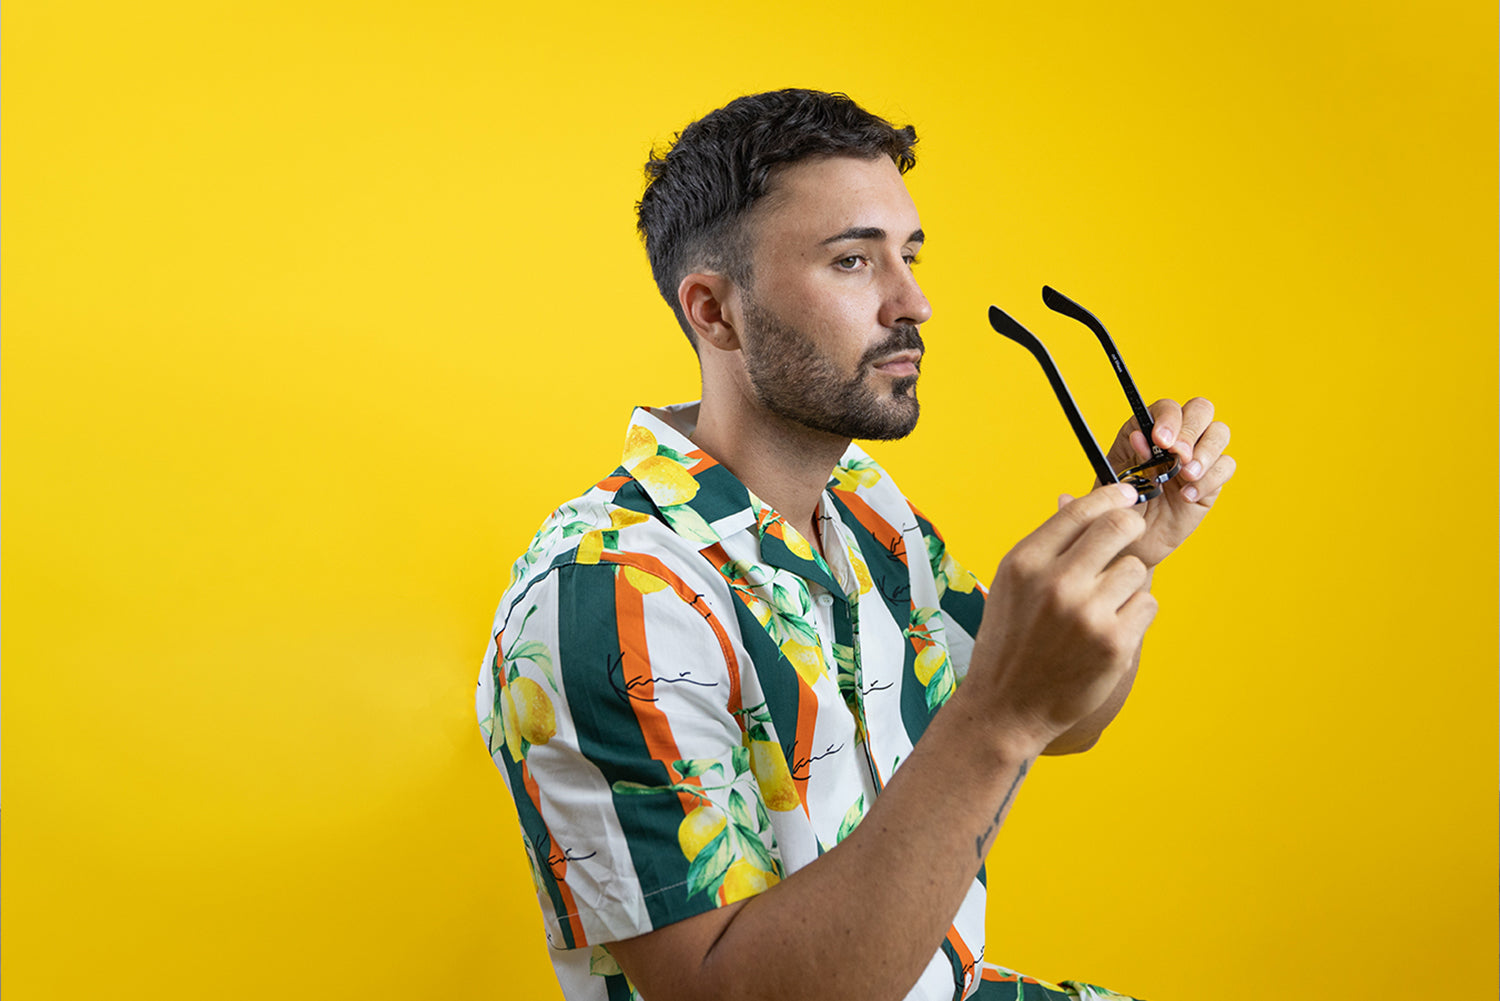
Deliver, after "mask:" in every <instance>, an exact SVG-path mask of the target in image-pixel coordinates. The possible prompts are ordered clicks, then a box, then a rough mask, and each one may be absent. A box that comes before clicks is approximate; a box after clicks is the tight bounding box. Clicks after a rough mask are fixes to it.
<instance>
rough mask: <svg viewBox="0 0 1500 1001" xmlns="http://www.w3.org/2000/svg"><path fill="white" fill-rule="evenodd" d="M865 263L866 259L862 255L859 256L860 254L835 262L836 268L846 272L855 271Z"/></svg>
mask: <svg viewBox="0 0 1500 1001" xmlns="http://www.w3.org/2000/svg"><path fill="white" fill-rule="evenodd" d="M864 262H865V259H864V258H863V257H861V256H860V255H858V254H850V255H849V256H848V257H841V258H839V259H838V260H837V261H835V262H834V266H835V267H838V268H842V269H843V270H845V271H853V270H855V269H856V268H858V267H859V266H860V265H861V264H863V263H864Z"/></svg>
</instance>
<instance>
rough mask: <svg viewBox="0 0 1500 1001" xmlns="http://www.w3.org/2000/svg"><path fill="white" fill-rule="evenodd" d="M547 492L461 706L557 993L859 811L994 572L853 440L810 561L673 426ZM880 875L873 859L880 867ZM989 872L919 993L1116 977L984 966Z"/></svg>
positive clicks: (915, 993)
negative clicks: (560, 499) (618, 945)
mask: <svg viewBox="0 0 1500 1001" xmlns="http://www.w3.org/2000/svg"><path fill="white" fill-rule="evenodd" d="M695 409H696V406H695V405H684V406H682V407H676V408H668V410H669V411H676V413H675V414H670V413H669V414H667V415H660V412H659V411H658V412H653V411H651V410H648V409H638V410H637V411H636V412H635V414H634V416H633V418H632V421H631V424H630V428H629V431H628V433H627V435H626V442H625V450H624V454H623V457H622V460H621V464H620V466H619V468H617V469H616V470H615V471H614V473H613V474H612V475H610V476H609V477H608V478H606V479H604V480H603V481H601V482H599V483H597V484H595V485H594V486H593V487H592V488H590V489H589V490H588V491H586V492H585V493H584V494H583V495H582V496H581V497H579V498H577V499H575V500H572V501H569V502H568V503H566V504H563V505H562V506H561V507H559V508H558V509H557V510H556V511H555V512H553V514H552V515H551V516H550V517H549V518H548V519H547V521H546V522H545V523H544V524H543V525H542V527H541V529H540V531H538V532H537V535H536V537H535V539H533V540H532V543H531V546H530V547H529V548H528V549H527V551H526V553H525V554H524V555H523V556H522V557H521V559H520V560H518V561H517V562H516V564H515V567H514V569H513V571H512V575H511V583H510V586H509V588H508V589H507V590H506V592H505V595H504V597H503V598H502V600H501V602H500V607H499V610H498V611H497V612H496V615H495V623H494V628H493V631H492V635H491V641H490V644H489V648H488V650H487V651H486V653H485V663H484V668H483V670H482V671H481V674H480V681H479V689H478V694H477V699H476V703H477V705H476V708H477V711H478V714H479V721H480V729H481V731H482V732H483V734H484V738H485V741H486V742H487V745H488V749H489V753H490V755H491V757H492V758H493V759H494V762H495V764H496V765H497V766H499V768H500V771H501V773H502V774H503V775H504V776H505V781H506V783H507V784H508V785H509V787H510V791H511V795H512V798H513V799H514V800H515V804H516V809H517V812H518V813H519V815H520V821H521V830H522V837H523V841H524V843H525V850H526V854H527V857H528V858H529V859H530V862H531V871H532V875H533V878H534V880H535V883H536V892H537V898H538V900H539V901H540V903H541V907H542V912H543V915H544V919H545V921H544V923H545V927H546V934H547V943H548V946H549V948H550V950H551V955H552V961H553V965H554V967H555V969H556V971H557V976H558V980H559V981H560V983H561V985H562V990H563V995H564V996H565V997H566V998H568V999H569V1001H625V999H629V998H633V997H635V996H636V995H635V992H634V991H633V990H632V988H631V987H630V985H629V983H628V982H627V980H626V978H625V977H624V975H623V974H622V973H621V972H620V968H619V966H618V965H617V964H616V963H615V962H614V960H613V958H612V957H611V956H610V954H609V950H608V948H607V946H608V943H610V942H613V941H616V940H618V939H622V938H629V937H632V936H635V935H640V934H642V933H644V932H648V931H651V930H653V929H655V928H660V927H662V926H664V925H667V924H670V923H672V922H674V921H679V920H682V919H683V918H687V917H691V916H693V915H695V914H699V913H702V912H704V911H707V910H709V909H711V908H714V907H719V906H722V905H724V904H726V903H729V902H731V901H735V900H740V899H742V898H745V897H748V896H751V895H753V894H756V893H760V892H761V891H763V890H765V889H766V888H768V887H770V886H773V885H774V884H776V883H777V882H779V881H780V880H782V879H785V878H786V877H787V875H788V874H790V873H792V872H795V871H796V870H797V869H799V868H801V867H802V866H804V865H807V864H808V863H809V862H812V861H813V860H814V859H816V858H817V857H818V856H819V855H820V854H822V853H823V852H825V851H827V850H829V849H830V848H832V847H833V846H834V845H836V844H838V843H839V842H840V841H841V840H843V838H844V837H845V836H847V835H848V833H849V832H850V831H851V830H853V829H854V827H855V826H856V825H857V824H858V823H859V822H860V820H861V819H862V818H863V817H864V815H865V811H866V810H867V809H868V808H869V806H870V804H871V802H872V801H873V800H874V799H875V797H877V796H879V795H880V790H881V788H882V787H883V786H884V785H885V783H886V782H887V781H889V779H890V776H891V774H892V773H893V772H894V771H895V770H896V769H897V768H899V767H900V766H901V762H902V761H903V760H904V759H905V758H906V756H907V755H908V754H910V753H911V749H912V747H913V745H915V743H916V742H917V740H918V739H919V738H920V737H921V736H922V732H923V730H924V729H925V728H926V726H927V723H928V721H929V720H930V719H931V718H932V715H933V713H935V712H936V711H937V709H938V707H940V706H941V705H942V704H943V702H944V701H945V700H946V699H947V698H948V696H949V695H950V694H951V693H952V692H953V689H954V686H955V685H956V684H957V683H958V682H959V681H960V679H961V678H962V677H963V674H964V670H965V668H966V667H967V665H968V662H969V654H970V651H971V649H972V647H973V642H974V641H973V636H974V633H975V631H976V630H977V629H978V627H979V621H980V617H981V615H982V613H983V610H984V591H983V588H982V587H980V585H979V584H978V583H977V581H976V580H975V579H974V577H973V576H972V575H971V574H970V573H969V572H968V571H967V570H965V569H964V568H963V567H961V566H960V565H959V564H958V563H956V562H955V561H954V560H953V558H952V557H951V556H950V555H948V553H947V551H946V549H945V547H944V545H943V541H942V537H941V536H940V535H938V533H937V531H936V530H935V529H934V528H933V527H932V525H930V524H929V523H928V522H927V520H926V519H925V518H923V517H922V515H921V514H920V513H918V512H917V510H916V509H915V508H913V507H912V506H911V505H910V504H909V503H908V502H907V500H906V498H905V497H903V496H902V495H901V492H900V491H899V490H897V489H896V486H895V485H894V484H893V483H892V482H891V481H890V479H889V478H888V477H887V476H886V475H885V473H884V472H883V471H882V470H881V469H880V467H879V466H877V465H876V464H875V463H874V462H873V461H871V459H870V458H869V457H868V456H867V455H865V453H864V452H863V451H862V450H860V449H859V448H858V447H857V446H852V445H851V446H850V448H849V450H848V452H847V453H846V454H845V455H844V457H843V458H842V460H841V461H840V462H839V464H838V466H837V468H836V469H835V470H834V474H833V478H832V480H830V482H829V484H828V488H827V489H826V490H825V491H824V493H823V497H822V501H821V509H820V512H819V517H820V518H821V519H822V521H821V531H822V535H823V542H824V550H825V553H826V559H825V558H824V556H823V555H820V554H818V553H817V552H816V551H815V550H814V549H813V548H812V547H811V546H810V545H809V544H808V542H807V540H806V539H804V538H803V537H802V536H801V535H800V534H799V533H798V532H797V531H796V530H795V529H793V528H792V527H791V526H790V525H789V524H787V523H786V522H785V521H783V520H782V518H781V517H780V516H779V515H778V514H777V513H776V512H775V511H773V510H771V509H770V508H769V507H767V506H766V505H765V504H763V503H762V502H761V501H759V500H758V499H757V498H756V497H755V496H754V495H752V494H751V493H750V492H749V491H748V490H747V489H746V488H745V486H744V485H743V484H741V483H740V482H739V481H738V480H737V479H735V478H734V476H733V475H732V474H731V473H730V472H729V471H728V470H727V469H725V468H724V467H723V466H721V465H719V464H718V463H717V462H715V461H714V459H713V458H711V457H710V456H708V455H706V454H705V453H704V452H702V451H701V450H699V449H697V448H696V447H695V446H694V445H693V443H692V442H691V441H690V440H688V439H687V438H686V437H685V436H684V435H683V434H681V433H679V432H678V431H676V430H674V428H673V426H672V424H669V423H668V422H667V420H666V419H664V416H667V417H672V418H673V423H677V424H687V425H690V424H691V423H692V422H693V421H694V420H695V419H696V412H695ZM871 878H872V879H875V878H879V874H878V873H871ZM984 908H985V886H984V872H983V870H981V871H980V873H979V875H978V877H977V878H976V879H975V881H974V884H973V886H972V887H971V888H970V891H969V893H968V896H967V897H966V898H965V900H964V902H963V904H962V906H961V907H960V908H959V910H958V913H957V915H956V916H955V917H954V920H953V925H952V927H951V928H950V929H949V932H948V934H947V937H946V939H945V940H944V941H943V943H942V944H941V946H940V947H939V949H938V950H937V951H936V952H935V953H934V955H933V957H932V962H931V963H930V964H929V965H928V967H927V968H926V970H925V971H924V972H923V974H922V976H921V979H920V980H919V981H918V983H917V985H916V987H915V988H914V989H913V990H912V992H911V993H910V995H909V997H910V998H912V999H918V998H920V999H938V998H943V999H950V998H955V997H972V996H976V995H978V996H981V997H985V998H988V997H991V996H994V997H1028V998H1029V997H1072V996H1077V997H1118V996H1119V995H1111V994H1109V993H1108V992H1104V991H1101V990H1099V989H1097V988H1090V987H1088V986H1087V985H1075V984H1065V985H1063V986H1062V987H1054V986H1052V985H1050V984H1042V983H1039V982H1037V981H1035V980H1032V979H1031V978H1027V977H1021V976H1020V975H1019V974H1016V973H1014V972H1012V971H1010V970H1005V969H1003V968H1001V967H996V966H994V965H992V964H989V963H985V962H983V957H984Z"/></svg>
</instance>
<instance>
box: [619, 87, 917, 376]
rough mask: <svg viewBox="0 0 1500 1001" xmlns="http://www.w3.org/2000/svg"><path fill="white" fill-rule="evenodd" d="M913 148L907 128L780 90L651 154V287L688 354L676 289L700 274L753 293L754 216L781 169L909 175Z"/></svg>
mask: <svg viewBox="0 0 1500 1001" xmlns="http://www.w3.org/2000/svg"><path fill="white" fill-rule="evenodd" d="M916 142H917V133H916V131H915V130H914V129H913V128H912V127H911V126H910V125H908V126H906V127H904V128H900V129H898V128H896V127H894V126H893V125H891V124H890V123H889V122H887V121H886V120H885V119H883V118H880V117H877V116H875V115H872V114H870V113H869V112H867V111H865V110H864V109H863V108H861V107H860V106H859V105H857V104H855V103H854V102H853V101H851V100H850V99H849V98H848V97H845V96H844V95H843V94H828V93H824V92H822V91H816V90H778V91H770V92H767V93H764V94H752V95H749V96H747V97H741V98H738V99H736V100H734V101H731V102H730V103H729V104H726V105H725V106H724V107H722V108H720V109H719V110H717V111H714V112H710V113H709V114H707V115H705V116H704V117H702V118H700V119H698V120H697V121H696V122H693V123H692V124H691V125H689V126H688V127H687V128H685V129H683V130H682V132H681V133H680V134H679V135H678V136H677V139H676V141H675V142H674V143H673V144H672V146H671V147H670V148H669V149H667V150H666V152H664V153H663V152H658V153H653V154H652V156H651V159H650V160H649V161H648V162H647V163H646V176H647V178H648V183H647V186H646V191H645V193H644V194H643V195H642V196H641V201H640V204H639V206H638V207H637V212H638V223H637V225H638V227H639V229H640V232H641V235H642V237H643V238H644V239H645V241H646V253H647V256H648V257H649V258H650V260H651V274H652V277H653V278H655V280H656V287H657V288H658V289H659V290H660V291H661V294H662V298H664V299H666V300H667V304H668V305H670V306H671V307H672V310H673V312H675V313H676V314H677V322H678V323H679V324H681V325H682V329H683V331H684V332H685V333H686V334H687V336H688V340H689V341H691V342H693V346H694V348H695V349H696V347H697V341H696V339H695V337H694V334H693V329H692V326H691V325H690V324H689V323H688V320H687V318H686V316H685V315H684V314H683V309H682V305H681V303H680V302H679V301H678V287H679V285H680V284H681V282H682V279H683V277H684V276H685V275H687V274H689V273H691V272H693V271H697V270H706V271H714V272H718V273H720V274H723V275H725V276H726V277H728V278H729V279H731V280H732V281H734V282H735V283H736V284H737V285H739V286H741V287H743V288H748V287H749V286H750V284H751V281H752V278H753V267H752V250H753V247H752V234H751V228H750V216H751V209H752V208H753V207H754V206H755V205H756V203H757V202H759V201H760V200H761V199H763V198H764V197H765V196H766V195H767V194H768V193H769V192H770V191H771V188H772V182H773V180H774V178H775V174H776V171H777V168H781V167H785V166H787V165H790V164H795V163H798V162H801V161H804V160H808V159H812V158H817V157H830V156H843V157H854V158H858V159H867V160H873V159H876V158H878V157H885V158H889V159H890V160H891V161H892V162H893V163H894V164H895V165H896V168H897V170H898V171H900V172H901V173H905V172H906V171H908V170H910V169H911V168H912V167H913V166H914V165H915V164H916V155H915V154H914V153H913V152H912V147H913V146H915V145H916Z"/></svg>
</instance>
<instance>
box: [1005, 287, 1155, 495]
mask: <svg viewBox="0 0 1500 1001" xmlns="http://www.w3.org/2000/svg"><path fill="white" fill-rule="evenodd" d="M1042 302H1043V303H1044V304H1045V305H1046V306H1047V308H1048V309H1051V310H1052V311H1054V312H1057V313H1061V314H1063V315H1064V316H1070V317H1072V318H1073V319H1075V320H1077V321H1078V322H1079V323H1082V324H1083V325H1084V326H1086V327H1088V328H1089V329H1090V330H1092V331H1093V332H1094V336H1095V337H1097V338H1098V339H1099V343H1100V344H1102V345H1103V346H1104V352H1105V354H1107V355H1109V361H1110V364H1111V365H1113V366H1114V370H1115V376H1116V378H1118V379H1119V381H1120V388H1121V389H1123V390H1125V399H1126V400H1128V401H1129V402H1130V409H1131V411H1132V412H1133V413H1134V414H1135V419H1136V423H1137V424H1139V425H1140V429H1141V433H1142V434H1143V435H1145V436H1146V444H1148V445H1150V446H1151V458H1149V459H1147V460H1146V461H1145V462H1142V463H1139V464H1137V465H1134V466H1131V467H1130V468H1129V469H1126V470H1123V471H1121V472H1119V473H1116V472H1115V471H1114V469H1113V468H1112V467H1111V466H1110V464H1109V461H1108V460H1107V459H1106V458H1105V457H1104V450H1103V449H1102V448H1100V447H1099V442H1098V441H1097V440H1096V439H1095V438H1094V433H1093V432H1092V431H1090V430H1089V426H1088V424H1087V423H1085V422H1084V419H1083V414H1081V413H1080V412H1079V410H1078V404H1077V403H1076V402H1075V401H1074V399H1073V394H1072V393H1070V392H1069V391H1068V384H1067V383H1066V382H1064V381H1063V377H1062V373H1061V372H1059V371H1058V370H1057V363H1056V362H1054V361H1053V360H1052V355H1050V354H1048V353H1047V349H1046V348H1045V347H1044V346H1043V345H1042V342H1041V341H1040V340H1038V339H1037V337H1036V335H1035V334H1033V333H1032V332H1031V331H1029V330H1027V329H1026V328H1025V327H1023V326H1021V324H1020V323H1019V322H1017V321H1016V319H1015V318H1014V317H1012V316H1011V315H1010V314H1009V313H1007V312H1005V311H1004V310H1003V309H1001V308H1000V307H999V306H991V307H990V326H991V327H994V328H995V332H996V333H998V334H1000V335H1001V336H1002V337H1006V338H1009V339H1010V340H1012V341H1015V342H1016V343H1017V344H1019V345H1021V346H1022V347H1023V348H1025V349H1026V350H1027V351H1030V352H1031V354H1032V356H1033V357H1034V358H1036V360H1037V362H1038V363H1039V364H1040V365H1041V366H1042V371H1043V372H1045V373H1046V375H1047V381H1048V382H1050V383H1051V384H1052V392H1053V393H1055V394H1056V395H1057V402H1058V403H1060V404H1062V408H1063V413H1065V414H1067V416H1068V423H1069V424H1071V425H1072V427H1073V434H1074V435H1075V436H1077V438H1078V444H1080V445H1082V446H1083V452H1084V454H1085V455H1086V456H1088V460H1089V465H1091V466H1093V467H1094V475H1095V476H1097V477H1098V478H1099V482H1100V483H1101V484H1103V483H1128V484H1130V485H1131V486H1133V487H1135V488H1136V490H1137V491H1138V492H1139V497H1137V499H1136V503H1138V504H1139V503H1144V502H1145V501H1148V500H1150V499H1151V498H1153V497H1156V496H1158V495H1159V494H1160V493H1161V485H1162V484H1163V483H1166V482H1167V481H1168V480H1170V479H1171V478H1172V477H1174V476H1176V475H1177V473H1178V472H1179V471H1180V470H1181V468H1182V463H1181V462H1180V461H1179V460H1178V458H1177V456H1176V455H1174V454H1173V453H1171V452H1168V451H1166V450H1165V449H1163V448H1162V447H1161V446H1159V445H1157V444H1156V442H1154V441H1152V440H1151V431H1152V429H1153V428H1154V427H1155V426H1156V422H1155V421H1154V420H1152V418H1151V411H1149V410H1147V409H1146V405H1145V404H1144V403H1143V402H1141V394H1140V393H1139V392H1137V391H1136V388H1135V381H1134V380H1133V379H1131V378H1130V370H1129V369H1127V368H1126V367H1125V362H1124V361H1123V360H1122V359H1121V358H1120V351H1119V349H1118V348H1116V347H1115V342H1114V339H1113V338H1111V337H1110V336H1109V331H1107V330H1105V329H1104V324H1102V323H1100V322H1099V318H1098V317H1097V316H1095V315H1094V314H1093V313H1090V312H1089V311H1088V310H1086V309H1084V308H1083V307H1082V306H1080V305H1079V304H1078V303H1076V302H1074V301H1073V300H1072V299H1069V298H1068V297H1067V296H1065V295H1063V294H1062V293H1061V292H1059V291H1058V290H1057V289H1055V288H1053V287H1052V286H1051V285H1043V286H1042Z"/></svg>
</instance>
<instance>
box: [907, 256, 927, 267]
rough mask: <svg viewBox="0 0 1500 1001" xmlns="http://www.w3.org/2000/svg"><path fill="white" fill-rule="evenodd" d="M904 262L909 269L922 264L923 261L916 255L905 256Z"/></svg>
mask: <svg viewBox="0 0 1500 1001" xmlns="http://www.w3.org/2000/svg"><path fill="white" fill-rule="evenodd" d="M902 260H904V261H906V266H907V267H915V266H916V265H918V264H921V263H922V259H921V258H920V257H918V256H917V255H916V254H903V255H902Z"/></svg>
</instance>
